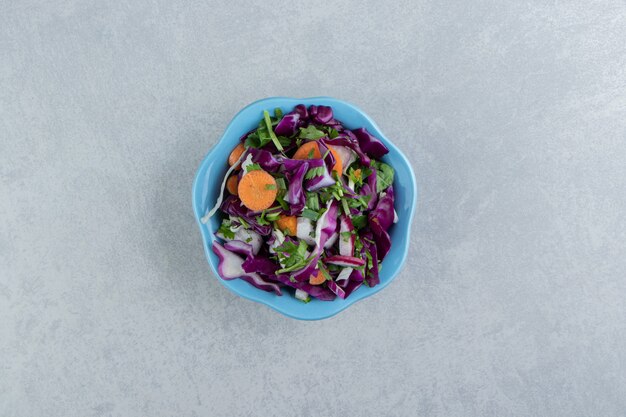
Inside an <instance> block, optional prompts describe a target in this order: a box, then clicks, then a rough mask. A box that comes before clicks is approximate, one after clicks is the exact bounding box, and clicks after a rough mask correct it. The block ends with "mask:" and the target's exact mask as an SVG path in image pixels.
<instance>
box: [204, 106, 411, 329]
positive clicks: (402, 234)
mask: <svg viewBox="0 0 626 417" xmlns="http://www.w3.org/2000/svg"><path fill="white" fill-rule="evenodd" d="M300 103H302V104H305V105H307V106H309V105H311V104H317V105H320V104H322V105H326V106H331V107H332V109H333V114H334V116H335V117H336V118H337V119H338V120H340V121H341V122H342V123H343V124H344V125H345V126H346V127H348V128H349V129H355V128H357V127H365V128H367V130H369V131H370V132H371V133H372V134H374V135H375V136H376V137H378V138H379V139H380V140H382V141H383V143H384V144H385V145H387V147H388V148H389V153H388V154H387V155H385V156H384V157H383V158H382V160H383V161H384V162H386V163H387V164H389V165H391V166H392V167H393V168H394V169H395V171H396V174H395V177H394V183H393V187H394V191H395V196H396V200H395V208H396V211H397V213H398V217H399V220H398V223H396V224H394V225H392V226H391V228H390V230H389V234H390V235H391V250H390V251H389V253H388V255H387V256H386V257H385V260H384V261H383V267H382V270H381V273H380V284H378V285H377V286H375V287H373V288H369V287H367V286H364V285H363V286H361V287H360V288H359V289H358V290H356V291H355V292H353V293H352V294H351V295H350V296H349V297H348V298H347V299H345V300H342V299H340V298H337V299H335V300H334V301H319V300H316V299H313V300H312V301H311V302H310V303H308V304H305V303H303V302H302V301H299V300H297V299H296V298H294V296H293V294H292V293H291V292H290V291H283V295H282V296H277V295H275V294H274V293H268V292H264V291H261V290H259V289H257V288H255V287H253V286H252V285H250V284H248V283H247V282H245V281H243V280H240V279H234V280H229V281H225V280H223V279H221V278H220V277H219V274H218V272H217V265H218V259H217V256H216V255H215V254H214V253H213V251H212V250H211V245H212V243H213V241H214V240H215V239H216V238H215V236H214V234H213V233H214V232H215V231H216V230H217V229H218V228H219V225H220V216H219V215H217V214H216V215H215V216H213V217H212V218H211V219H210V221H209V222H208V223H207V224H203V223H202V222H201V221H200V219H201V218H202V216H203V215H204V214H205V213H206V212H207V211H208V210H210V209H211V208H212V207H213V205H214V204H215V202H216V200H217V197H218V194H219V191H220V186H221V183H222V179H223V178H224V174H225V172H226V170H227V168H228V166H227V163H226V161H227V159H228V155H229V154H230V152H231V150H232V149H233V148H234V147H235V146H236V145H237V143H238V141H239V138H240V137H241V136H242V135H243V134H244V133H246V132H248V131H250V130H251V129H253V128H255V127H256V126H257V125H258V123H259V120H261V119H262V118H263V110H273V109H274V108H276V107H280V108H281V109H282V110H283V112H285V113H287V112H289V111H291V110H292V109H293V107H294V106H295V105H297V104H300ZM192 203H193V210H194V212H195V215H196V220H197V221H198V226H199V227H200V232H201V233H202V239H203V241H204V252H205V254H206V257H207V260H208V261H209V265H210V266H211V269H212V270H213V273H214V274H215V276H216V277H217V279H218V281H219V282H221V283H222V285H224V286H225V287H226V288H228V289H229V290H231V291H232V292H234V293H235V294H237V295H240V296H241V297H244V298H247V299H249V300H253V301H256V302H259V303H262V304H265V305H267V306H269V307H271V308H273V309H274V310H276V311H278V312H280V313H282V314H284V315H286V316H289V317H292V318H295V319H299V320H320V319H325V318H328V317H331V316H333V315H335V314H337V313H339V312H340V311H342V310H345V309H346V308H348V307H349V306H351V305H352V304H354V303H355V302H357V301H359V300H362V299H364V298H366V297H369V296H371V295H374V294H376V293H377V292H378V291H380V290H382V289H383V288H385V287H386V286H387V285H389V284H390V283H391V281H392V280H393V279H394V278H395V277H396V276H397V275H398V273H399V272H400V270H401V269H402V267H403V265H404V262H405V260H406V256H407V252H408V249H409V241H410V235H411V223H412V221H413V214H414V213H415V206H416V203H417V187H416V185H415V174H414V173H413V169H412V168H411V164H410V163H409V161H408V160H407V159H406V157H405V156H404V155H403V154H402V152H400V150H399V149H398V148H396V147H395V146H394V145H393V143H392V142H391V141H390V140H389V139H387V138H386V137H385V135H383V133H382V132H381V131H380V129H379V128H378V126H377V125H376V123H374V121H373V120H372V119H370V118H369V117H368V116H367V115H366V114H365V113H364V112H363V111H362V110H360V109H359V108H357V107H356V106H354V105H352V104H350V103H346V102H345V101H341V100H337V99H335V98H330V97H312V98H304V99H297V98H288V97H270V98H265V99H262V100H259V101H255V102H254V103H252V104H250V105H248V106H246V107H245V108H244V109H242V110H241V111H240V112H239V113H237V115H236V116H235V117H234V118H233V120H232V121H231V122H230V124H229V125H228V127H227V128H226V131H225V132H224V134H223V135H222V137H221V138H220V140H219V141H218V142H217V144H215V146H213V148H212V149H211V150H210V151H209V153H208V154H207V156H206V157H205V158H204V160H203V161H202V163H201V164H200V168H198V173H197V174H196V178H195V180H194V183H193V190H192Z"/></svg>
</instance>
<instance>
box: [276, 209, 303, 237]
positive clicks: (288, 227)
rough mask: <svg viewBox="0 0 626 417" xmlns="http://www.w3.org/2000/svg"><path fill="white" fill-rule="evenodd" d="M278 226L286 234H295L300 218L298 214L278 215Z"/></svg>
mask: <svg viewBox="0 0 626 417" xmlns="http://www.w3.org/2000/svg"><path fill="white" fill-rule="evenodd" d="M276 226H278V228H279V229H280V230H281V231H282V232H283V233H285V234H287V235H290V236H295V235H296V232H297V230H296V229H297V227H298V220H297V219H296V216H285V215H282V214H281V215H280V216H278V220H276Z"/></svg>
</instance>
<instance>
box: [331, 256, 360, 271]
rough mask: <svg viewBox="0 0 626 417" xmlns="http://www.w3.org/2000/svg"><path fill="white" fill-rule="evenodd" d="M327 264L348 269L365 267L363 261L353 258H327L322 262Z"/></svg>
mask: <svg viewBox="0 0 626 417" xmlns="http://www.w3.org/2000/svg"><path fill="white" fill-rule="evenodd" d="M324 262H325V263H327V264H332V265H339V266H345V267H349V268H358V267H360V266H363V265H365V261H364V260H363V259H361V258H357V257H355V256H341V255H335V256H329V257H328V258H326V259H325V260H324Z"/></svg>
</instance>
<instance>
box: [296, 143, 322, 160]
mask: <svg viewBox="0 0 626 417" xmlns="http://www.w3.org/2000/svg"><path fill="white" fill-rule="evenodd" d="M321 157H322V154H321V153H320V148H319V146H317V142H315V141H314V140H312V141H310V142H305V143H303V144H302V145H301V146H300V147H299V148H298V150H297V151H296V153H295V154H293V159H320V158H321Z"/></svg>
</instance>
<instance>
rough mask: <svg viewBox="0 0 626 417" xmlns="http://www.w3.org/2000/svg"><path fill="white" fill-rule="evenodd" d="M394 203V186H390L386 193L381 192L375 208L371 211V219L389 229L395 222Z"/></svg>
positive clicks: (384, 228)
mask: <svg viewBox="0 0 626 417" xmlns="http://www.w3.org/2000/svg"><path fill="white" fill-rule="evenodd" d="M393 203H394V192H393V186H389V188H387V190H386V191H385V192H384V193H381V197H380V198H379V199H378V204H376V207H375V208H374V210H372V211H371V212H370V214H369V219H370V221H376V222H377V223H378V224H379V225H380V227H381V228H382V229H383V230H387V229H389V227H391V225H392V224H393Z"/></svg>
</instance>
